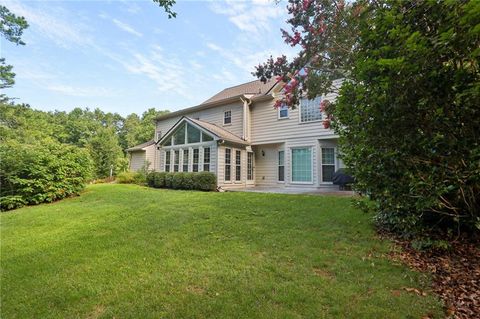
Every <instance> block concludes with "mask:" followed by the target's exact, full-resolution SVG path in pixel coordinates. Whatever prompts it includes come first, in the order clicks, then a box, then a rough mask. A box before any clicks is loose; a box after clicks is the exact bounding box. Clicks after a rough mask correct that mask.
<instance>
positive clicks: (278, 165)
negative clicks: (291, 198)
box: [277, 150, 285, 184]
mask: <svg viewBox="0 0 480 319" xmlns="http://www.w3.org/2000/svg"><path fill="white" fill-rule="evenodd" d="M280 152H283V165H280ZM281 166H283V181H281V180H280V173H279V171H280V167H281ZM277 183H281V184H284V183H285V150H278V152H277Z"/></svg>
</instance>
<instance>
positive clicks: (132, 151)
mask: <svg viewBox="0 0 480 319" xmlns="http://www.w3.org/2000/svg"><path fill="white" fill-rule="evenodd" d="M155 147H156V143H155V141H154V140H150V141H148V142H145V143H142V144H139V145H136V146H133V147H130V148H128V149H127V150H126V151H127V153H128V154H129V167H128V168H129V170H130V171H138V170H140V169H142V168H148V169H153V168H154V167H155Z"/></svg>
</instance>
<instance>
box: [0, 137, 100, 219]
mask: <svg viewBox="0 0 480 319" xmlns="http://www.w3.org/2000/svg"><path fill="white" fill-rule="evenodd" d="M0 154H1V159H2V160H1V161H0V183H1V188H0V205H1V208H2V210H8V209H13V208H17V207H21V206H23V205H31V204H39V203H43V202H52V201H55V200H58V199H62V198H65V197H68V196H71V195H75V194H78V193H79V192H80V191H81V190H82V189H83V188H84V186H85V183H86V182H87V180H88V179H89V178H90V177H91V170H92V163H91V160H90V156H89V154H88V153H87V152H86V150H84V149H81V148H78V147H75V146H71V145H65V144H61V143H59V142H57V141H53V140H49V139H45V140H42V142H41V143H34V144H24V143H21V142H18V141H15V140H7V141H3V142H2V143H1V144H0Z"/></svg>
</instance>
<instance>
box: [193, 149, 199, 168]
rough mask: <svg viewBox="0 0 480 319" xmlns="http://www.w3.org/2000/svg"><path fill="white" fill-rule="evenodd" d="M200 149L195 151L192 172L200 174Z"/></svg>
mask: <svg viewBox="0 0 480 319" xmlns="http://www.w3.org/2000/svg"><path fill="white" fill-rule="evenodd" d="M198 154H199V153H198V148H194V149H193V166H192V171H194V172H198Z"/></svg>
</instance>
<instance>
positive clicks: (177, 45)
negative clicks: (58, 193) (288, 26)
mask: <svg viewBox="0 0 480 319" xmlns="http://www.w3.org/2000/svg"><path fill="white" fill-rule="evenodd" d="M0 3H2V4H3V5H5V6H7V7H8V8H9V9H10V10H11V11H12V12H14V13H15V14H18V15H22V16H24V17H25V18H26V19H27V21H28V22H29V24H30V27H29V28H28V29H27V30H26V31H25V33H24V37H23V40H24V41H25V42H26V43H27V44H26V45H25V46H15V45H12V44H11V43H8V42H6V41H5V40H4V39H3V38H2V40H1V41H2V42H1V46H0V53H1V56H2V57H5V58H6V60H7V63H9V64H13V65H14V71H15V73H16V74H17V77H16V84H15V86H14V87H13V88H11V89H7V90H6V91H5V93H6V94H7V95H8V96H10V97H17V98H19V99H18V100H17V101H18V102H24V103H29V104H30V105H31V106H32V107H34V108H37V109H42V110H55V109H56V110H66V111H68V110H71V109H72V108H74V107H89V108H95V107H99V108H101V109H102V110H104V111H108V112H118V113H120V114H122V115H126V114H129V113H132V112H135V113H142V112H143V111H144V110H146V109H147V108H150V107H155V108H157V109H169V110H172V111H173V110H178V109H181V108H184V107H188V106H194V105H197V104H199V103H201V102H203V101H204V100H206V99H207V98H209V97H210V96H212V95H213V94H215V93H216V92H218V91H220V90H222V89H223V88H226V87H229V86H233V85H237V84H240V83H243V82H247V81H250V80H254V78H253V76H252V75H251V74H250V72H251V71H253V69H254V66H255V65H257V64H258V63H259V62H262V61H264V60H265V59H266V58H267V57H268V56H269V55H273V56H277V55H280V54H282V53H283V54H287V56H292V55H293V53H294V51H293V49H292V48H290V47H289V46H287V45H286V44H284V43H283V40H282V38H281V33H280V28H281V27H285V22H284V21H285V19H286V18H287V14H286V10H285V2H280V4H279V5H276V4H275V3H274V2H273V1H268V0H264V1H260V0H254V1H238V0H237V1H179V2H178V3H177V4H176V5H175V7H174V10H175V11H176V12H177V14H178V15H177V18H176V19H168V18H167V16H166V14H165V13H164V12H163V9H162V8H159V7H157V6H156V5H155V4H154V3H153V2H151V1H3V0H0Z"/></svg>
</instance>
